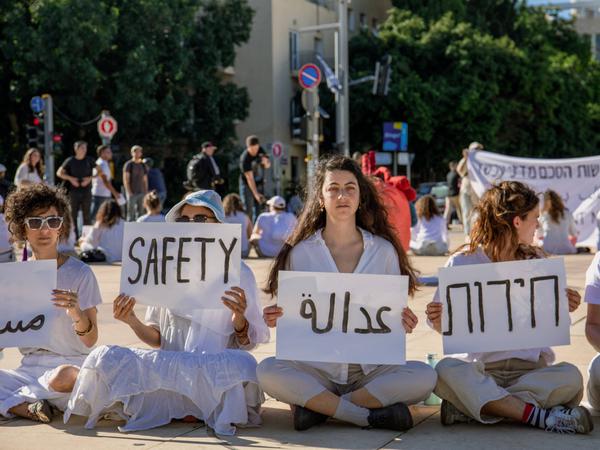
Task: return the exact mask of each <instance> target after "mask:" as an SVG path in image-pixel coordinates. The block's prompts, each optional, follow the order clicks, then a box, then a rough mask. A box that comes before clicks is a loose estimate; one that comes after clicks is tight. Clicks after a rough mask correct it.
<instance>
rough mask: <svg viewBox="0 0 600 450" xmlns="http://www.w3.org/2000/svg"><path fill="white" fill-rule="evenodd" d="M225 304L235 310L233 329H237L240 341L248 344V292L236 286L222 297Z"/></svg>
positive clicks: (236, 332)
mask: <svg viewBox="0 0 600 450" xmlns="http://www.w3.org/2000/svg"><path fill="white" fill-rule="evenodd" d="M221 300H222V301H223V304H224V305H225V306H226V307H227V308H229V309H230V310H231V312H233V318H232V320H233V330H234V331H235V334H236V337H237V338H238V342H239V343H240V344H241V345H247V344H248V343H249V342H250V340H249V339H248V327H249V324H248V321H247V320H246V308H247V306H248V305H247V302H246V292H244V290H243V289H242V288H240V287H237V286H234V287H232V288H231V290H229V291H225V295H223V296H222V297H221Z"/></svg>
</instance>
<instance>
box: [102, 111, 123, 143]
mask: <svg viewBox="0 0 600 450" xmlns="http://www.w3.org/2000/svg"><path fill="white" fill-rule="evenodd" d="M118 129H119V127H118V126H117V121H116V120H115V118H114V117H112V116H104V117H102V118H101V119H100V120H99V121H98V134H99V135H100V137H103V138H107V139H112V137H113V136H114V135H115V134H116V132H117V130H118Z"/></svg>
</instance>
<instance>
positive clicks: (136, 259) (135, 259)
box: [127, 237, 146, 284]
mask: <svg viewBox="0 0 600 450" xmlns="http://www.w3.org/2000/svg"><path fill="white" fill-rule="evenodd" d="M138 242H139V243H140V244H141V246H142V247H144V246H145V245H146V242H145V241H144V238H142V237H137V238H135V239H134V240H133V241H132V242H131V245H130V246H129V259H131V260H132V261H134V262H135V263H136V264H137V266H138V272H137V275H136V276H135V278H131V277H127V281H129V284H135V283H137V282H138V281H140V278H141V276H142V261H141V260H140V259H138V258H136V257H135V256H133V247H135V244H137V243H138Z"/></svg>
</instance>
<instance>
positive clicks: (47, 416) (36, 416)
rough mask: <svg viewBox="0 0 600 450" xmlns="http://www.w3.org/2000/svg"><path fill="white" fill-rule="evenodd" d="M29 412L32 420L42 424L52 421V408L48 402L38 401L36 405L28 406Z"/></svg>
mask: <svg viewBox="0 0 600 450" xmlns="http://www.w3.org/2000/svg"><path fill="white" fill-rule="evenodd" d="M27 411H28V412H29V417H30V418H31V420H35V421H36V422H42V423H50V422H51V421H52V407H51V406H50V403H48V402H47V401H46V400H38V401H37V402H35V403H30V404H29V405H27Z"/></svg>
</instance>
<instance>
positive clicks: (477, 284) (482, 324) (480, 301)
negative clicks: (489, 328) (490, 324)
mask: <svg viewBox="0 0 600 450" xmlns="http://www.w3.org/2000/svg"><path fill="white" fill-rule="evenodd" d="M473 284H474V285H475V287H476V288H477V295H478V296H479V298H478V301H477V303H478V305H479V329H480V330H481V332H482V333H485V317H484V313H483V287H482V286H481V282H479V281H476V282H474V283H473Z"/></svg>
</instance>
